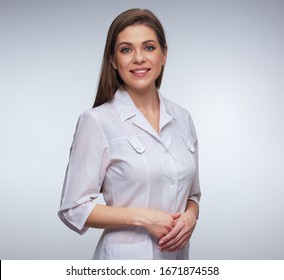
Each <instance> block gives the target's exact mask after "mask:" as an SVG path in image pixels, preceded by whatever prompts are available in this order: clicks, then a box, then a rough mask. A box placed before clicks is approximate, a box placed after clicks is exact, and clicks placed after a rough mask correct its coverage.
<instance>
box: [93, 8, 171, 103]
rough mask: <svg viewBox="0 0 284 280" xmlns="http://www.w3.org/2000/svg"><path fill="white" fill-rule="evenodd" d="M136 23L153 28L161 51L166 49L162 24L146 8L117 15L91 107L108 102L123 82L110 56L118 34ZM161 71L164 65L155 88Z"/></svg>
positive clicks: (109, 33)
mask: <svg viewBox="0 0 284 280" xmlns="http://www.w3.org/2000/svg"><path fill="white" fill-rule="evenodd" d="M138 24H142V25H145V26H147V27H149V28H151V29H153V31H154V32H155V33H156V36H157V39H158V41H159V44H160V47H161V49H162V51H165V50H166V49H167V42H166V36H165V32H164V29H163V26H162V24H161V23H160V21H159V19H158V18H157V17H156V16H155V15H154V14H153V13H152V12H151V11H149V10H147V9H145V10H142V9H130V10H127V11H125V12H123V13H121V14H120V15H118V16H117V17H116V18H115V19H114V21H113V22H112V24H111V25H110V28H109V30H108V34H107V39H106V45H105V50H104V55H103V61H102V66H101V72H100V79H99V84H98V90H97V95H96V99H95V102H94V105H93V108H94V107H97V106H99V105H101V104H103V103H105V102H110V101H111V100H112V99H113V97H114V94H115V92H116V90H117V89H118V88H119V87H120V86H122V85H123V84H124V82H123V80H122V79H121V78H120V76H119V74H118V71H117V70H115V69H114V68H113V67H112V65H111V58H112V56H113V55H114V51H115V44H116V40H117V36H118V34H119V33H120V32H121V31H123V30H124V29H125V28H126V27H128V26H131V25H138ZM163 72H164V67H162V70H161V73H160V75H159V77H158V78H157V79H156V81H155V84H156V87H157V88H159V87H160V85H161V82H162V77H163Z"/></svg>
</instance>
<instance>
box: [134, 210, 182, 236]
mask: <svg viewBox="0 0 284 280" xmlns="http://www.w3.org/2000/svg"><path fill="white" fill-rule="evenodd" d="M140 215H141V216H140V217H141V222H140V223H141V224H140V225H141V226H142V227H144V228H145V229H146V230H147V231H148V232H149V233H150V234H151V235H152V236H154V237H156V238H157V239H158V240H160V239H161V238H162V237H163V236H166V235H167V234H168V233H169V232H170V231H171V230H173V229H174V227H175V224H176V222H175V221H176V219H178V218H179V217H180V216H181V214H180V213H175V214H169V213H166V212H163V211H158V210H152V209H140Z"/></svg>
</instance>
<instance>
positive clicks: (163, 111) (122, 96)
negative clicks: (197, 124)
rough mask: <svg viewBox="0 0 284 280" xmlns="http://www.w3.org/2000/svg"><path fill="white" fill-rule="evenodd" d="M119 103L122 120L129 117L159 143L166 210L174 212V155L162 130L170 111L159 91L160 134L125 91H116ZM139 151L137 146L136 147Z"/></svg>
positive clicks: (169, 119) (175, 175)
mask: <svg viewBox="0 0 284 280" xmlns="http://www.w3.org/2000/svg"><path fill="white" fill-rule="evenodd" d="M116 95H117V97H118V99H119V104H116V106H117V108H118V109H119V110H118V111H119V113H120V115H121V118H122V121H124V120H127V119H129V120H130V121H131V122H132V123H133V125H135V126H137V127H139V128H140V129H142V130H144V131H145V132H146V133H148V134H150V135H151V137H154V138H155V140H156V141H158V142H159V144H160V145H161V151H162V153H163V155H162V156H164V157H165V159H166V165H165V170H164V173H165V174H166V175H167V178H168V179H167V186H166V187H167V189H168V200H169V201H170V203H169V205H168V211H169V212H171V213H174V212H176V199H177V192H178V170H177V166H176V163H175V161H174V157H173V156H172V155H171V151H170V150H169V148H168V147H167V146H166V144H165V143H164V141H163V130H164V129H166V126H167V125H168V124H169V123H170V122H171V121H173V119H174V117H173V115H172V113H171V112H169V111H168V109H167V108H166V106H165V104H164V101H163V97H162V96H161V94H160V93H159V99H160V124H159V127H160V134H158V133H157V131H156V130H155V129H154V128H153V127H152V126H151V124H150V123H149V121H148V120H147V119H146V118H145V116H144V115H143V114H142V113H141V112H140V111H139V110H138V109H137V108H136V106H135V105H134V102H133V101H132V99H131V97H130V96H129V95H128V93H127V92H123V91H118V92H117V93H116ZM137 151H138V152H139V147H137Z"/></svg>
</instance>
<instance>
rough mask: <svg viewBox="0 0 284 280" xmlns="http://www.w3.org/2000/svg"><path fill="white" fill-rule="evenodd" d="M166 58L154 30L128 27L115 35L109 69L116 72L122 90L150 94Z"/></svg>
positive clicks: (142, 27) (137, 26)
mask: <svg viewBox="0 0 284 280" xmlns="http://www.w3.org/2000/svg"><path fill="white" fill-rule="evenodd" d="M166 55H167V54H166V49H164V50H162V49H161V46H160V44H159V41H158V39H157V36H156V33H155V32H154V30H152V29H151V28H149V27H147V26H145V25H131V26H128V27H126V28H125V29H124V30H123V31H121V32H120V33H119V34H118V37H117V41H116V45H115V53H114V56H113V57H112V66H113V67H114V68H115V69H117V70H118V73H119V75H120V77H121V79H122V80H123V81H124V86H125V88H126V90H128V91H134V92H137V91H145V90H154V89H155V80H156V79H157V78H158V77H159V75H160V73H161V70H162V66H163V65H165V63H166Z"/></svg>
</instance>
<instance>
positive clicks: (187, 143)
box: [182, 136, 195, 153]
mask: <svg viewBox="0 0 284 280" xmlns="http://www.w3.org/2000/svg"><path fill="white" fill-rule="evenodd" d="M182 138H183V141H184V144H185V146H186V148H187V149H188V150H189V151H190V152H192V153H194V152H195V148H194V144H193V141H191V139H190V138H189V137H188V136H183V137H182Z"/></svg>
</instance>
